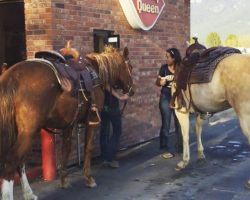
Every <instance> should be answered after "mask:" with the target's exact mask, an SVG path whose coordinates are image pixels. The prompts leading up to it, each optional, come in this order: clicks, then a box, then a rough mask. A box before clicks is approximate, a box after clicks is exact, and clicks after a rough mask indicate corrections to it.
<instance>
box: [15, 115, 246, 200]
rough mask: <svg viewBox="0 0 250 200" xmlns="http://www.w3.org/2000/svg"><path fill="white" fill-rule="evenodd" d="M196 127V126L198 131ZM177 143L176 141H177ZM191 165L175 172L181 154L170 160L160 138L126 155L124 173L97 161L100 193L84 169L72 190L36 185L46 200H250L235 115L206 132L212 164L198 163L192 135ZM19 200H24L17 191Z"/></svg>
mask: <svg viewBox="0 0 250 200" xmlns="http://www.w3.org/2000/svg"><path fill="white" fill-rule="evenodd" d="M192 127H193V125H192ZM172 137H174V135H173V136H172ZM190 137H191V139H190V147H191V160H190V164H189V166H188V167H187V168H186V169H185V170H183V171H179V172H178V171H175V169H174V168H175V166H176V164H177V163H178V161H180V160H181V154H176V155H175V157H174V158H171V159H168V160H166V159H164V158H162V157H161V153H162V152H161V151H160V150H159V141H158V138H156V139H154V140H151V141H148V142H146V143H144V144H140V145H138V146H135V147H133V148H130V149H126V150H123V151H120V152H119V154H118V158H119V161H120V164H121V167H120V168H118V169H111V168H108V167H105V166H103V165H102V161H101V160H100V159H99V158H96V159H94V160H93V168H92V169H93V176H94V177H95V180H96V182H97V187H96V188H92V189H89V188H86V187H85V186H84V181H83V178H82V169H81V168H80V167H77V166H75V167H73V168H71V169H70V175H69V179H70V182H71V184H72V185H71V187H69V188H67V189H60V188H59V180H58V179H57V180H55V181H52V182H44V181H42V180H41V179H39V180H36V181H34V182H32V183H31V187H32V189H33V191H34V193H35V194H36V195H38V197H39V199H40V200H59V199H60V200H71V199H73V200H91V199H93V200H249V199H250V190H248V189H246V188H245V187H244V185H245V183H246V182H247V181H248V179H250V173H249V166H250V147H249V145H248V142H247V140H246V138H245V137H244V136H243V134H242V133H241V130H240V127H239V122H238V120H237V119H236V118H235V115H234V114H233V113H232V112H231V111H227V112H224V113H222V114H218V115H215V116H214V117H212V118H211V119H210V120H209V123H208V121H206V122H205V124H204V126H203V144H204V147H205V154H206V162H204V163H198V162H197V161H196V142H195V134H194V132H193V131H192V130H191V133H190ZM14 189H15V199H22V197H21V191H20V186H15V188H14Z"/></svg>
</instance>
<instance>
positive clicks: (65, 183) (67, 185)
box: [60, 182, 72, 189]
mask: <svg viewBox="0 0 250 200" xmlns="http://www.w3.org/2000/svg"><path fill="white" fill-rule="evenodd" d="M70 187H72V185H71V184H70V183H69V182H64V183H61V184H60V188H62V189H67V188H70Z"/></svg>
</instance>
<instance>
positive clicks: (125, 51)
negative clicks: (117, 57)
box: [123, 47, 129, 58]
mask: <svg viewBox="0 0 250 200" xmlns="http://www.w3.org/2000/svg"><path fill="white" fill-rule="evenodd" d="M128 55H129V51H128V47H125V48H124V50H123V57H124V58H128Z"/></svg>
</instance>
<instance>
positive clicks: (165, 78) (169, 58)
mask: <svg viewBox="0 0 250 200" xmlns="http://www.w3.org/2000/svg"><path fill="white" fill-rule="evenodd" d="M180 63H181V55H180V52H179V50H178V49H176V48H169V49H167V50H166V64H163V65H162V66H161V68H160V70H159V73H158V77H157V80H156V85H157V86H159V87H161V95H160V102H159V108H160V112H161V119H162V125H161V129H160V149H162V150H166V151H167V152H166V153H164V154H163V155H162V156H163V157H164V158H171V157H173V156H174V154H173V153H171V152H169V151H170V149H169V130H170V123H171V115H173V117H174V124H175V133H176V144H175V147H176V152H178V153H180V152H182V137H181V130H180V126H179V122H178V119H177V117H176V115H175V113H174V110H173V109H172V108H171V107H170V101H171V86H172V83H173V79H174V73H175V70H176V69H177V68H178V67H179V66H180Z"/></svg>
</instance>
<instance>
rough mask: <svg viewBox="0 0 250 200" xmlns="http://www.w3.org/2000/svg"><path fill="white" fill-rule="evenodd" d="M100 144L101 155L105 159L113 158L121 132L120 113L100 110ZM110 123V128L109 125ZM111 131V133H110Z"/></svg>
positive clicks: (110, 159)
mask: <svg viewBox="0 0 250 200" xmlns="http://www.w3.org/2000/svg"><path fill="white" fill-rule="evenodd" d="M101 119H102V121H101V127H100V146H101V156H102V158H103V159H104V160H106V161H112V160H114V159H115V155H116V152H117V150H118V145H119V141H120V136H121V134H122V120H121V115H120V114H111V113H109V112H106V111H102V112H101ZM110 125H112V129H111V127H110ZM111 131H112V134H111Z"/></svg>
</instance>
